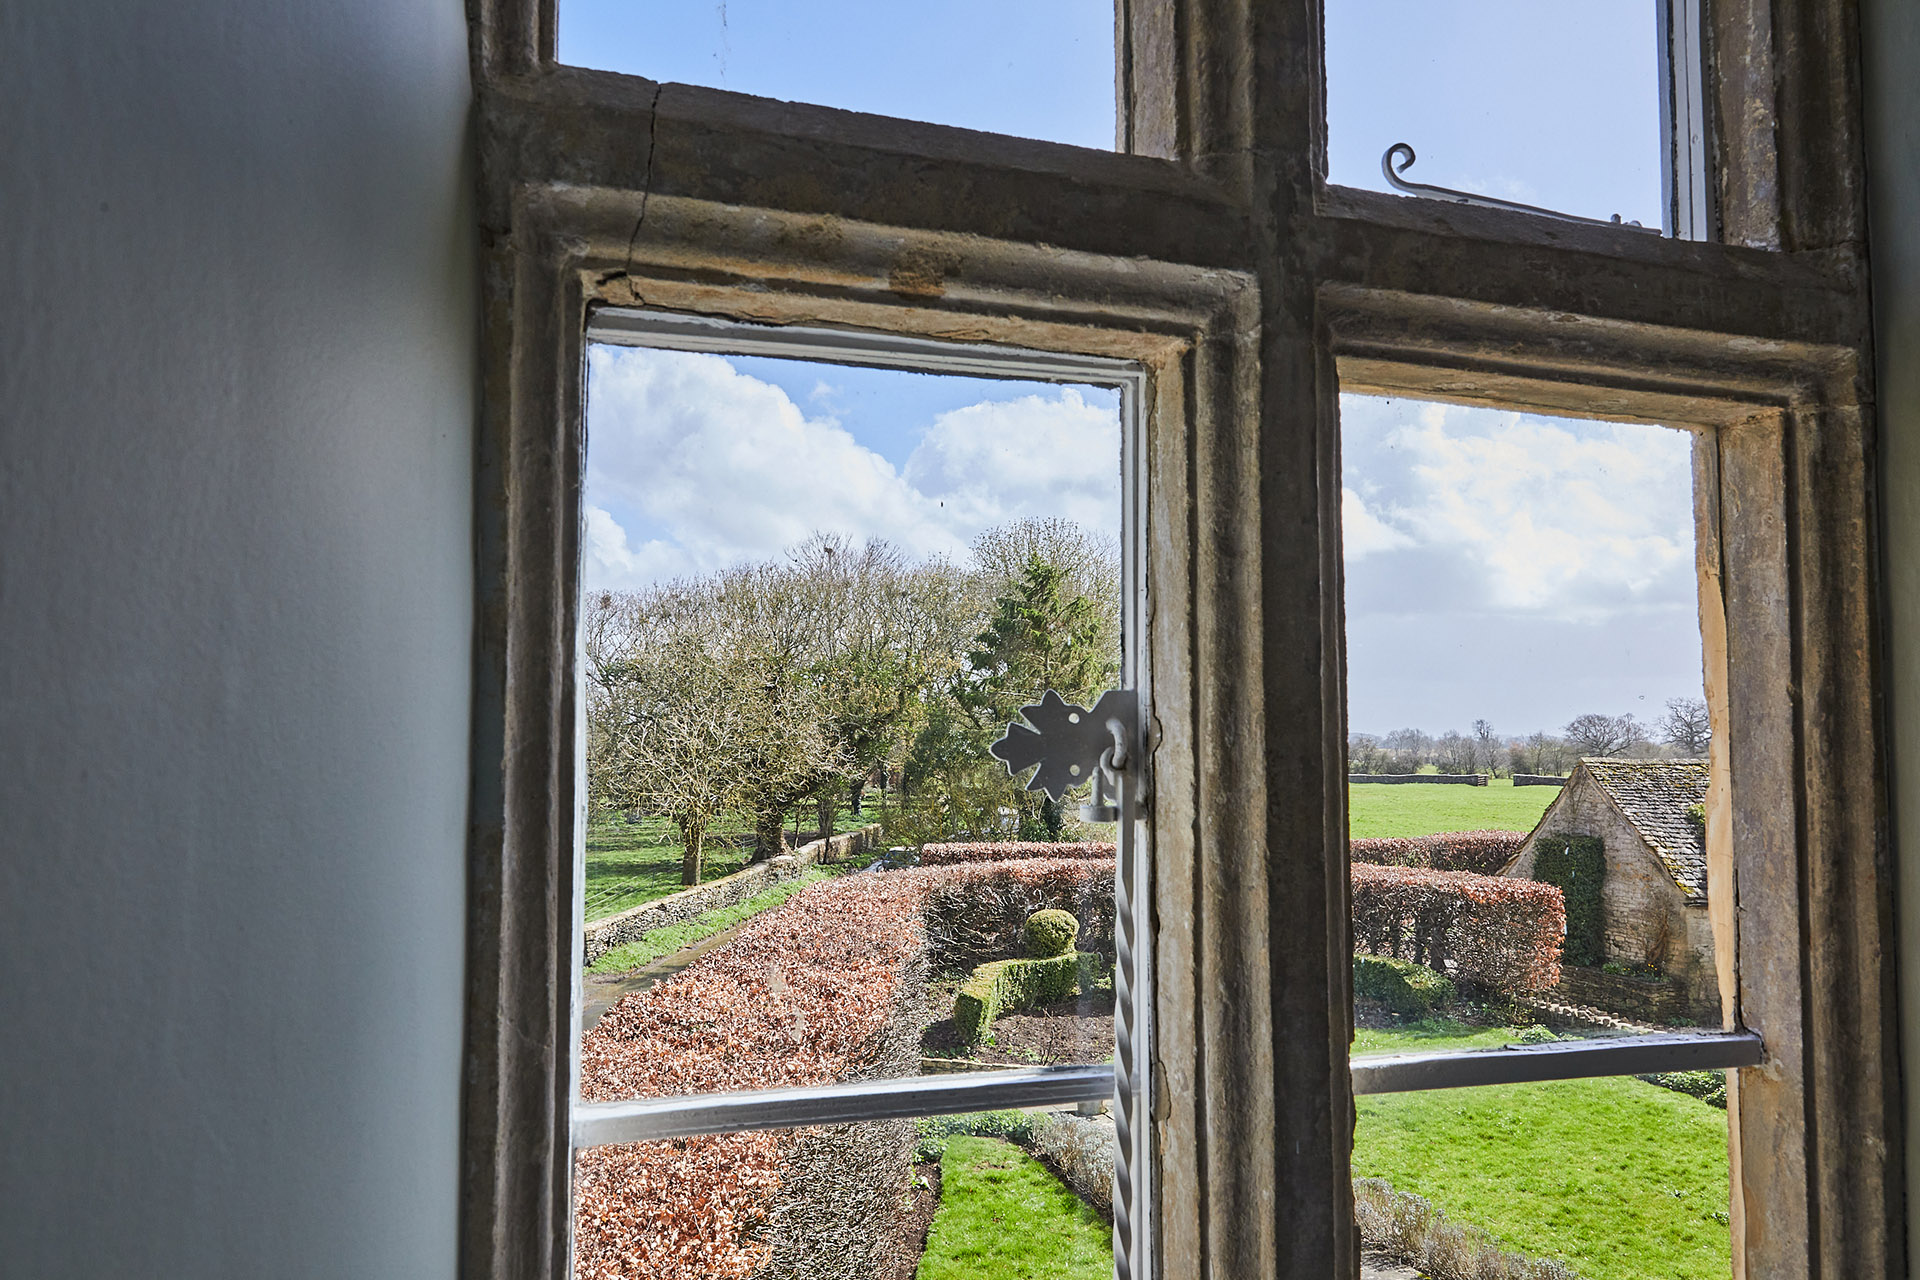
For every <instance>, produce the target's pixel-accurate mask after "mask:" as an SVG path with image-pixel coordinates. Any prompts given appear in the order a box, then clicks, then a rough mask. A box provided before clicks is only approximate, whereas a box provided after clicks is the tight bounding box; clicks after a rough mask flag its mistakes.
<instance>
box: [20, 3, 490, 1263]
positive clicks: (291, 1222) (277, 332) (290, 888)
mask: <svg viewBox="0 0 1920 1280" xmlns="http://www.w3.org/2000/svg"><path fill="white" fill-rule="evenodd" d="M470 97H471V92H470V84H469V78H468V71H467V33H466V27H465V19H464V14H463V11H462V5H461V3H460V0H328V2H327V3H324V4H315V3H312V2H311V0H173V2H171V3H167V4H164V5H160V4H152V3H146V2H142V0H89V2H88V3H79V4H74V3H46V2H44V0H15V2H11V3H0V116H4V118H5V120H6V126H5V128H4V129H0V193H3V194H0V229H4V237H0V298H3V299H4V300H5V312H4V315H0V1118H3V1119H0V1274H5V1275H9V1276H21V1277H28V1276H31V1277H35V1278H36V1280H49V1278H55V1277H87V1278H89V1280H98V1278H99V1277H108V1276H127V1277H133V1276H143V1277H145V1276H151V1277H193V1278H194V1280H223V1278H225V1277H233V1278H235V1280H239V1278H242V1277H244V1278H245V1280H259V1277H263V1276H274V1277H308V1276H313V1277H322V1276H324V1277H354V1278H355V1280H365V1278H367V1277H380V1276H405V1277H428V1276H450V1275H452V1274H453V1273H454V1269H455V1258H456V1226H457V1224H456V1207H457V1206H456V1188H457V1185H458V1177H457V1164H458V1138H459V1114H460V1112H459V1100H460V1048H461V1043H460V1037H461V1017H462V1006H461V997H462V952H463V946H464V930H463V914H464V910H465V902H464V892H465V843H466V842H465V825H466V804H467V790H468V787H467V777H468V706H469V701H470V680H471V661H472V660H471V642H472V641H471V638H472V580H473V575H472V553H471V531H472V511H473V501H472V493H473V483H474V482H473V462H472V457H473V455H472V446H473V419H474V407H475V405H474V401H475V381H476V373H477V366H476V344H475V331H476V326H477V321H476V315H475V311H476V297H477V290H476V281H475V266H474V262H475V255H474V249H473V244H472V217H473V208H472V200H471V195H470V191H471V177H470V173H469V161H468V156H467V135H466V130H467V116H468V108H469V104H470Z"/></svg>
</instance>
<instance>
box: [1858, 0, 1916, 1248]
mask: <svg viewBox="0 0 1920 1280" xmlns="http://www.w3.org/2000/svg"><path fill="white" fill-rule="evenodd" d="M1861 35H1862V39H1861V52H1862V57H1863V59H1864V61H1865V66H1864V68H1863V71H1864V82H1865V89H1866V115H1867V121H1866V124H1867V129H1866V142H1867V184H1868V197H1869V202H1870V211H1869V218H1870V232H1869V234H1870V236H1871V246H1870V248H1871V253H1872V264H1873V313H1874V314H1873V321H1874V324H1873V328H1874V348H1875V361H1876V364H1877V368H1876V370H1875V373H1876V380H1877V383H1878V393H1877V394H1878V397H1879V404H1878V414H1877V418H1878V426H1879V445H1880V494H1879V498H1880V506H1881V532H1882V536H1883V547H1884V558H1883V562H1882V574H1883V607H1884V609H1885V626H1886V633H1887V664H1888V681H1887V684H1888V695H1889V696H1888V703H1887V715H1888V719H1889V721H1890V724H1889V729H1890V734H1889V736H1890V738H1891V740H1892V752H1891V758H1892V773H1893V776H1892V778H1891V779H1890V780H1889V782H1890V786H1889V794H1890V797H1891V801H1892V805H1891V807H1892V811H1893V823H1894V831H1893V836H1894V850H1895V858H1896V876H1895V882H1896V885H1897V887H1898V893H1899V902H1898V904H1897V910H1898V926H1899V937H1900V961H1899V971H1900V1006H1901V1007H1900V1023H1901V1046H1900V1048H1901V1054H1900V1056H1901V1060H1902V1061H1903V1062H1905V1063H1906V1064H1907V1068H1906V1070H1907V1077H1908V1078H1907V1080H1906V1082H1905V1090H1904V1094H1905V1098H1906V1108H1907V1114H1906V1156H1907V1186H1908V1187H1909V1188H1914V1187H1920V1106H1916V1105H1915V1101H1914V1095H1913V1088H1914V1080H1913V1072H1914V1067H1913V1064H1915V1063H1920V78H1916V77H1915V75H1914V68H1915V67H1916V66H1920V6H1916V5H1914V4H1912V3H1911V0H1864V3H1863V4H1862V5H1861ZM1907 1238H1908V1239H1909V1240H1920V1203H1916V1197H1915V1196H1914V1195H1913V1193H1912V1192H1911V1191H1909V1193H1908V1203H1907ZM1910 1256H1920V1254H1915V1253H1913V1251H1910ZM1909 1274H1910V1275H1915V1276H1920V1270H1915V1269H1911V1267H1910V1270H1909Z"/></svg>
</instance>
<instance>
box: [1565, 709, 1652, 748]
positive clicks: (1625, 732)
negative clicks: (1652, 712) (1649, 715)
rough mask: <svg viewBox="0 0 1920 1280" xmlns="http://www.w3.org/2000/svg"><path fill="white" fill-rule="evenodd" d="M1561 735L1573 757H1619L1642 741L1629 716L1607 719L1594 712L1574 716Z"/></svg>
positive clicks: (1642, 732)
mask: <svg viewBox="0 0 1920 1280" xmlns="http://www.w3.org/2000/svg"><path fill="white" fill-rule="evenodd" d="M1561 732H1562V733H1564V734H1565V735H1566V739H1567V749H1568V750H1570V751H1571V752H1573V754H1574V755H1576V756H1617V755H1621V754H1623V753H1625V752H1626V751H1628V750H1629V749H1631V748H1632V747H1633V746H1634V745H1636V744H1637V743H1639V742H1641V741H1642V740H1644V739H1645V738H1646V730H1645V729H1643V728H1641V727H1640V722H1639V721H1638V720H1635V719H1634V718H1633V716H1632V715H1631V714H1628V715H1623V716H1608V715H1601V714H1600V713H1598V712H1594V711H1589V712H1588V713H1587V714H1585V715H1580V716H1575V717H1574V718H1573V719H1572V720H1570V721H1568V722H1567V727H1566V728H1565V729H1563V730H1561Z"/></svg>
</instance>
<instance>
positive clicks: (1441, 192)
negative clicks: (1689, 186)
mask: <svg viewBox="0 0 1920 1280" xmlns="http://www.w3.org/2000/svg"><path fill="white" fill-rule="evenodd" d="M1414 159H1415V156H1414V154H1413V148H1412V147H1410V146H1408V145H1407V144H1406V143H1404V142H1396V143H1394V144H1393V145H1392V146H1390V147H1388V148H1387V150H1386V152H1385V154H1383V155H1382V156H1381V157H1380V172H1381V173H1382V174H1384V175H1386V179H1387V183H1388V185H1390V186H1392V187H1393V188H1395V189H1396V190H1399V191H1404V192H1406V193H1407V194H1409V195H1416V196H1429V197H1431V198H1433V199H1435V200H1450V201H1452V202H1453V203H1454V204H1471V205H1478V206H1480V207H1481V208H1483V209H1512V210H1513V211H1514V212H1516V213H1531V214H1534V215H1536V216H1539V217H1543V218H1557V219H1559V220H1560V221H1561V222H1584V223H1587V224H1588V225H1590V226H1595V227H1625V228H1626V229H1627V230H1629V231H1647V232H1651V233H1652V234H1654V235H1660V234H1661V231H1660V228H1658V227H1643V226H1641V225H1640V224H1639V223H1637V222H1623V221H1621V219H1620V215H1619V214H1617V213H1616V214H1614V215H1613V220H1612V221H1608V220H1607V219H1605V218H1583V217H1581V216H1580V215H1579V214H1577V213H1561V212H1560V211H1559V210H1558V209H1543V208H1541V207H1540V206H1539V205H1537V204H1521V203H1520V202H1519V201H1518V200H1502V199H1500V198H1499V197H1498V196H1483V195H1476V194H1475V193H1474V192H1471V191H1456V190H1454V189H1453V188H1452V187H1436V186H1433V185H1432V184H1431V183H1426V182H1409V181H1408V180H1407V179H1406V178H1404V177H1402V176H1401V175H1402V174H1404V173H1406V171H1407V170H1409V169H1411V168H1413V162H1414Z"/></svg>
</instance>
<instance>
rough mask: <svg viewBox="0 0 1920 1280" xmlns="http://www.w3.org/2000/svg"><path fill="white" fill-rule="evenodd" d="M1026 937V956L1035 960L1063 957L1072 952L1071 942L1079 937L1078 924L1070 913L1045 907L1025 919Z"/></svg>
mask: <svg viewBox="0 0 1920 1280" xmlns="http://www.w3.org/2000/svg"><path fill="white" fill-rule="evenodd" d="M1026 935H1027V954H1028V955H1029V956H1031V957H1033V958H1034V959H1035V960H1044V959H1046V958H1048V957H1049V956H1064V955H1066V954H1067V953H1068V952H1069V951H1072V950H1073V940H1074V939H1075V938H1077V937H1079V936H1080V922H1079V921H1078V920H1075V919H1074V918H1073V912H1071V911H1062V910H1060V908H1058V907H1047V908H1046V909H1044V910H1041V911H1036V912H1034V913H1033V914H1032V915H1030V916H1028V917H1027V924H1026Z"/></svg>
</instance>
